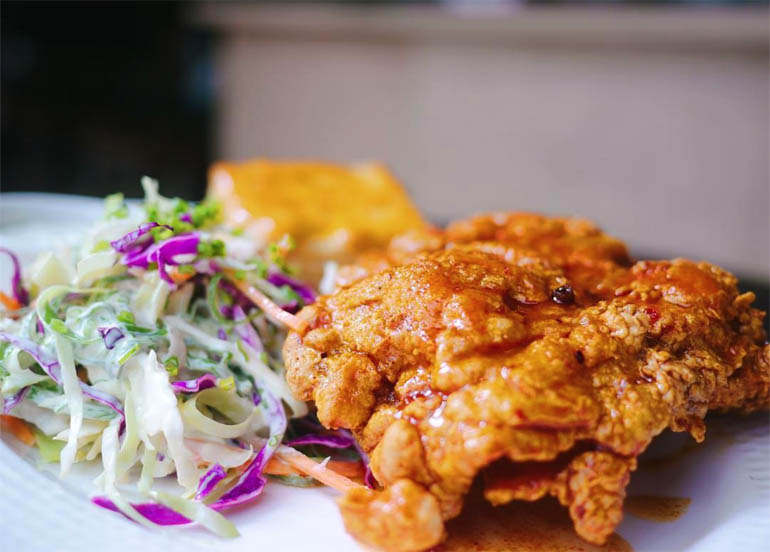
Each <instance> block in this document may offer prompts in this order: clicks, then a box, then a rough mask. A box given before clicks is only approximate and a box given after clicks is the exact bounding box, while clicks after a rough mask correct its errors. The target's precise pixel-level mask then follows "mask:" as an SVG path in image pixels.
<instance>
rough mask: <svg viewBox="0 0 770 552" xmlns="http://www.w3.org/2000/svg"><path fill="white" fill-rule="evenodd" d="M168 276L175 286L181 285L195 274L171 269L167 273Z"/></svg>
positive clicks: (174, 268)
mask: <svg viewBox="0 0 770 552" xmlns="http://www.w3.org/2000/svg"><path fill="white" fill-rule="evenodd" d="M168 275H169V276H171V279H172V280H174V283H175V284H183V283H185V282H186V281H187V280H189V279H190V278H192V277H193V276H194V275H195V274H188V273H184V272H179V269H178V268H176V267H173V268H171V269H170V270H169V271H168Z"/></svg>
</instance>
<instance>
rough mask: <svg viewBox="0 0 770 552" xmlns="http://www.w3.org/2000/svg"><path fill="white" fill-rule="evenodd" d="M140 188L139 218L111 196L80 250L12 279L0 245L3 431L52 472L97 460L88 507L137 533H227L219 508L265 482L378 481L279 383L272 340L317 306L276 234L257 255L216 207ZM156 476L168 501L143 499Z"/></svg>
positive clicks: (17, 271) (277, 342) (349, 444)
mask: <svg viewBox="0 0 770 552" xmlns="http://www.w3.org/2000/svg"><path fill="white" fill-rule="evenodd" d="M142 185H143V188H144V192H145V200H144V203H143V204H142V205H141V206H140V207H139V206H131V205H128V204H127V203H126V202H125V201H124V199H123V197H122V196H121V195H119V194H118V195H112V196H109V197H107V199H106V200H105V217H104V219H103V220H102V221H101V222H99V223H98V224H97V225H96V226H95V227H94V228H93V229H92V231H91V232H89V233H88V235H86V236H84V238H83V240H82V243H81V244H80V246H79V247H78V248H77V250H74V251H66V252H62V253H58V254H57V253H45V254H43V255H41V256H40V257H39V258H38V259H37V260H36V261H35V263H33V264H32V265H31V267H30V269H29V270H28V271H27V272H26V274H25V276H26V277H25V278H24V279H22V278H21V267H20V266H19V263H18V261H17V260H16V257H15V256H14V255H13V253H12V252H10V251H8V250H6V249H2V248H0V252H1V253H5V254H6V255H8V256H9V257H10V259H11V260H12V263H13V265H14V276H13V280H12V282H11V294H10V295H6V294H4V293H0V300H2V303H3V305H4V306H5V310H4V311H2V314H0V398H1V399H2V410H3V416H2V418H3V420H5V422H7V423H6V424H5V425H6V427H10V428H12V431H14V433H15V434H16V435H17V436H19V437H20V438H22V440H24V441H25V442H27V443H28V444H32V443H34V444H35V445H36V446H37V448H38V449H39V452H40V455H41V458H42V459H43V460H45V461H50V462H58V463H59V465H60V472H61V475H62V476H66V474H67V473H68V472H69V471H70V470H71V469H72V467H73V465H75V464H77V463H79V462H88V461H99V460H100V461H101V465H102V473H101V475H100V476H99V478H98V480H97V482H96V484H97V486H98V489H99V490H98V494H97V495H96V496H94V497H93V499H92V500H93V502H94V503H95V504H97V505H99V506H102V507H104V508H107V509H110V510H114V511H117V512H120V513H122V514H123V515H125V516H127V517H129V518H130V519H133V520H134V521H136V522H138V523H141V524H143V525H148V526H154V525H182V524H190V523H197V524H199V525H202V526H204V527H206V528H207V529H209V530H211V531H213V532H214V533H216V534H218V535H221V536H236V535H237V534H238V533H237V530H236V528H235V527H234V526H233V524H232V523H231V522H230V521H228V520H227V519H226V518H225V517H224V516H223V515H222V514H221V513H220V512H222V511H224V510H227V509H228V508H232V507H234V506H237V505H240V504H243V503H246V502H249V501H252V500H253V499H254V498H255V497H257V496H258V495H259V494H260V492H261V491H262V489H263V488H264V486H265V484H266V482H267V480H268V475H270V476H271V477H274V478H275V479H279V480H280V481H282V482H284V483H287V484H293V485H298V486H307V485H312V484H315V483H316V482H317V481H321V482H323V483H325V484H329V485H331V486H334V487H336V488H339V489H346V488H350V486H355V485H359V484H360V483H357V482H355V481H354V480H355V479H358V480H362V481H364V482H366V483H367V484H369V485H370V486H372V485H374V480H373V478H372V477H371V472H370V471H369V470H368V465H367V464H366V462H365V454H364V453H363V451H360V453H359V452H356V451H357V445H356V443H355V441H354V439H353V438H352V436H351V435H350V434H348V433H345V432H342V431H337V432H329V431H325V430H324V429H323V428H322V427H320V426H319V425H318V424H317V422H316V421H315V420H314V418H313V415H312V413H309V412H308V407H307V405H306V404H305V403H304V402H302V401H298V400H297V399H295V398H294V397H293V396H292V394H291V392H290V390H289V388H288V386H287V384H286V381H285V378H284V367H283V361H282V357H281V346H282V344H283V340H284V338H285V335H286V329H287V328H293V329H296V330H299V331H302V330H303V329H304V324H305V322H304V321H303V320H302V319H301V318H299V317H297V316H296V315H295V313H296V312H297V311H298V310H299V309H300V308H301V307H302V306H304V305H306V304H309V303H312V302H313V301H314V300H315V293H314V291H313V290H312V289H311V288H310V287H308V286H306V285H304V284H303V283H302V282H300V281H299V280H297V279H295V278H294V277H292V276H291V275H290V273H289V272H290V270H289V267H288V266H287V264H286V261H285V255H286V253H287V252H288V251H289V250H290V248H291V242H290V240H289V239H288V238H287V239H283V240H281V241H280V242H279V243H277V244H274V245H273V246H271V247H270V248H269V250H268V251H266V252H263V251H258V250H257V249H256V248H255V246H254V244H253V243H252V242H251V241H250V240H248V239H247V238H245V237H243V236H241V235H239V233H238V231H237V230H233V229H229V228H227V227H225V226H223V225H222V224H221V223H220V221H219V208H218V206H217V205H216V204H215V203H211V202H203V203H200V204H193V203H189V202H186V201H184V200H181V199H170V198H165V197H163V196H161V195H159V193H158V183H157V182H156V181H155V180H152V179H150V178H147V177H145V178H143V180H142ZM14 428H15V429H14ZM284 441H285V442H284ZM331 453H334V454H335V458H337V459H336V460H331V461H330V459H329V456H331ZM323 458H325V460H323V461H320V462H319V461H318V460H319V459H323ZM166 476H168V477H174V478H175V479H176V481H177V483H178V485H179V488H180V493H179V494H170V493H164V492H161V491H159V490H157V489H155V488H154V487H155V486H154V484H153V483H154V480H155V479H156V478H161V477H166ZM128 496H133V497H135V496H138V497H139V500H131V499H129V498H128Z"/></svg>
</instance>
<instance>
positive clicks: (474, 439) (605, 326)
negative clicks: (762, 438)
mask: <svg viewBox="0 0 770 552" xmlns="http://www.w3.org/2000/svg"><path fill="white" fill-rule="evenodd" d="M394 265H395V266H394ZM365 274H368V275H365ZM736 284H737V280H736V279H735V278H734V277H733V276H732V275H731V274H729V273H727V272H726V271H724V270H722V269H720V268H717V267H715V266H712V265H709V264H707V263H693V262H691V261H686V260H674V261H642V262H638V263H635V264H633V263H632V261H631V259H630V258H629V256H628V252H627V250H626V247H625V246H624V245H623V244H622V243H621V242H619V241H618V240H615V239H613V238H610V237H608V236H606V235H605V234H603V233H601V232H600V231H599V230H598V229H597V228H596V227H595V226H593V225H592V224H590V223H587V222H585V221H579V220H571V219H548V218H545V217H541V216H537V215H523V214H514V215H494V216H483V217H476V218H473V219H469V220H467V221H460V222H458V223H455V224H453V225H451V226H450V227H449V228H448V229H447V230H446V231H445V232H443V233H441V232H438V231H428V232H421V233H419V234H413V235H411V236H408V237H402V238H396V239H395V240H394V241H393V242H392V244H391V247H390V249H389V251H388V253H387V255H385V256H381V257H379V258H376V259H375V262H373V263H371V264H370V265H369V266H368V267H362V268H361V270H360V271H359V273H358V274H357V276H355V277H352V278H350V281H349V282H348V283H347V284H346V286H347V287H345V286H343V287H342V288H341V289H338V290H337V292H335V293H334V294H332V295H327V296H323V297H321V298H320V299H319V300H318V302H317V303H316V304H314V305H311V306H309V307H307V308H305V309H304V310H303V311H301V312H300V314H299V316H300V317H302V318H303V319H304V320H306V321H307V322H308V327H309V330H308V331H307V332H306V333H305V334H304V335H299V334H297V333H291V334H290V335H289V337H288V339H287V341H286V344H285V346H284V357H285V361H286V367H287V377H288V381H289V384H290V385H291V387H292V389H293V391H294V392H295V393H296V395H297V396H298V397H299V398H301V399H304V400H311V399H312V400H314V401H315V403H316V405H317V409H318V418H319V420H320V421H321V422H322V423H323V424H324V425H326V426H327V427H330V428H349V429H351V430H353V432H354V434H355V436H356V438H357V439H358V440H359V442H360V444H361V446H362V447H363V448H364V449H365V450H366V451H367V452H369V453H370V455H371V463H372V464H371V465H372V470H373V471H374V474H375V476H376V478H377V480H378V482H379V483H380V484H381V485H382V486H383V487H384V489H385V490H384V491H368V490H365V489H356V490H353V491H350V492H349V493H348V494H347V495H346V496H345V497H343V499H342V500H341V502H340V507H341V511H342V514H343V518H344V520H345V523H346V526H347V528H348V530H349V531H350V532H351V533H352V534H353V535H354V536H356V538H358V539H359V540H361V541H362V542H364V543H366V544H367V545H369V546H372V547H375V548H379V549H383V550H394V551H395V550H404V551H406V550H423V549H427V548H429V547H431V546H434V545H435V544H437V543H438V542H440V541H441V539H442V538H443V536H444V532H443V529H442V527H443V521H445V520H448V519H450V518H452V517H454V516H456V515H458V514H459V512H460V509H461V506H462V502H463V497H464V496H465V494H466V493H467V492H468V490H469V489H470V488H471V485H472V483H473V481H474V479H476V478H477V477H479V476H481V477H483V479H484V485H485V489H484V494H485V496H486V498H487V500H489V501H490V502H492V503H493V504H502V503H505V502H509V501H511V500H536V499H538V498H540V497H542V496H544V495H546V494H551V495H554V496H556V497H557V498H558V500H559V501H560V502H561V503H562V504H563V505H564V506H566V507H567V508H568V509H569V513H570V516H571V517H572V520H573V522H574V524H575V530H576V531H577V533H578V534H579V535H580V536H582V537H583V538H584V539H586V540H588V541H591V542H594V543H602V542H604V541H605V540H606V539H607V538H608V536H609V535H611V534H612V532H613V530H614V528H615V527H616V526H617V525H618V523H620V520H621V518H622V504H623V499H624V496H625V487H626V485H627V483H628V481H629V478H630V474H631V472H632V471H633V470H634V469H635V468H636V457H637V456H638V455H639V454H640V453H641V452H642V451H643V450H644V449H645V448H646V447H647V446H648V445H649V444H650V442H651V440H652V438H653V437H655V436H656V435H658V434H659V433H660V432H662V431H663V430H664V429H666V428H671V429H672V430H674V431H688V432H689V433H690V434H691V435H692V436H693V437H694V438H695V439H696V440H697V441H701V440H703V438H704V436H705V425H704V422H703V418H704V416H705V415H706V412H707V411H708V410H710V409H716V410H735V411H738V412H743V413H748V412H753V411H756V410H759V409H766V408H767V407H768V405H769V404H770V347H768V346H767V345H766V344H765V334H764V329H763V327H762V319H763V316H764V313H762V312H760V311H758V310H756V309H753V308H751V303H752V301H753V299H754V297H753V294H751V293H745V294H739V292H738V290H737V287H736Z"/></svg>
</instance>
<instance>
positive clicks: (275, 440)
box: [91, 391, 287, 525]
mask: <svg viewBox="0 0 770 552" xmlns="http://www.w3.org/2000/svg"><path fill="white" fill-rule="evenodd" d="M262 401H264V404H263V403H262ZM254 404H255V405H259V404H262V406H263V408H265V409H266V410H267V412H266V416H267V419H268V420H269V425H270V437H269V439H268V441H267V444H265V446H263V447H262V449H261V450H260V451H259V453H257V455H256V456H254V458H253V459H252V460H251V462H250V463H249V465H248V467H247V468H246V470H245V471H244V472H243V473H242V474H241V476H240V478H238V481H237V482H236V483H235V485H233V487H231V488H230V489H229V490H228V491H227V492H226V493H225V494H224V495H222V496H221V497H220V498H219V499H217V500H216V501H215V502H213V503H212V504H209V505H208V506H209V507H210V508H212V509H214V510H216V511H221V510H227V509H229V508H232V507H234V506H238V505H240V504H244V503H246V502H249V501H250V500H253V499H254V498H256V497H257V496H258V495H259V494H260V493H261V492H262V489H264V488H265V484H266V483H267V479H266V478H265V477H264V475H262V472H263V471H264V469H265V465H267V462H268V460H269V459H270V457H271V456H272V455H273V452H275V450H276V449H277V448H278V446H279V445H280V442H281V439H282V437H283V434H284V432H285V431H286V423H287V421H286V411H285V410H284V409H283V404H282V403H281V400H280V399H278V398H276V397H274V396H273V395H271V394H269V393H267V392H266V391H262V392H261V395H260V394H258V393H254ZM226 475H227V472H226V471H225V470H224V468H222V466H220V465H219V464H214V465H213V466H212V467H211V468H209V470H208V471H207V472H206V473H205V474H204V475H203V477H202V478H201V479H200V481H199V483H198V489H197V491H196V494H195V499H196V500H203V499H205V497H206V496H207V495H209V494H210V493H211V492H212V491H213V489H214V488H215V487H216V485H217V484H218V483H219V482H221V481H222V480H223V479H224V478H225V477H226ZM91 502H93V503H94V504H96V505H97V506H101V507H102V508H106V509H107V510H112V511H113V512H118V513H121V514H122V512H121V511H120V509H119V508H118V507H117V506H116V505H115V503H114V502H112V501H111V500H110V499H108V498H107V497H104V496H96V497H93V498H92V499H91ZM131 506H133V507H134V508H135V509H136V511H137V512H139V513H140V514H141V515H142V516H144V517H146V518H147V519H148V520H150V521H152V522H153V523H156V524H157V525H184V524H188V523H192V521H191V520H189V519H187V518H186V517H185V516H183V515H181V514H179V513H177V512H175V511H174V510H172V509H171V508H169V507H168V506H165V505H163V504H158V503H156V502H143V503H138V504H132V505H131ZM123 515H125V514H123Z"/></svg>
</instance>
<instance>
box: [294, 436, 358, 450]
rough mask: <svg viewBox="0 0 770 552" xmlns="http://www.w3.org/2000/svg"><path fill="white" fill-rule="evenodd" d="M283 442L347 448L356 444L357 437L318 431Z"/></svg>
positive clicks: (295, 445) (295, 444)
mask: <svg viewBox="0 0 770 552" xmlns="http://www.w3.org/2000/svg"><path fill="white" fill-rule="evenodd" d="M283 444H284V445H286V446H287V447H298V446H301V445H323V446H325V447H329V448H339V449H346V448H350V447H352V446H353V445H354V444H355V439H353V437H350V436H347V435H328V434H327V435H320V434H317V433H315V434H313V433H309V434H307V435H302V436H301V437H297V438H296V439H292V440H290V441H284V443H283Z"/></svg>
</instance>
